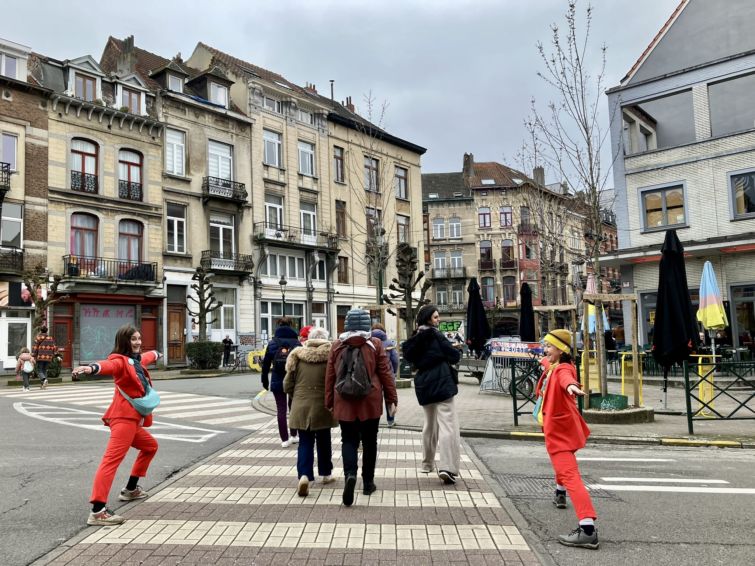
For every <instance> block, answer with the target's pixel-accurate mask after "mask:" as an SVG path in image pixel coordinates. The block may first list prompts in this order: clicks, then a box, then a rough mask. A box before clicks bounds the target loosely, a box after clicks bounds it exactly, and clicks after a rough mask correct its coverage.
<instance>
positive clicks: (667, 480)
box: [600, 478, 729, 484]
mask: <svg viewBox="0 0 755 566" xmlns="http://www.w3.org/2000/svg"><path fill="white" fill-rule="evenodd" d="M600 479H601V480H602V481H615V482H648V483H702V484H712V483H716V484H720V483H726V484H728V483H729V482H727V481H726V480H697V479H688V478H600Z"/></svg>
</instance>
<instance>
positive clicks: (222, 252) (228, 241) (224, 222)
mask: <svg viewBox="0 0 755 566" xmlns="http://www.w3.org/2000/svg"><path fill="white" fill-rule="evenodd" d="M210 250H212V251H213V252H215V253H217V254H218V255H217V257H219V258H229V259H230V258H232V256H233V254H234V252H235V251H236V239H235V238H234V221H233V216H231V215H230V214H219V213H212V212H211V213H210Z"/></svg>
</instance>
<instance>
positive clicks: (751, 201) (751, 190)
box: [3, 159, 755, 217]
mask: <svg viewBox="0 0 755 566" xmlns="http://www.w3.org/2000/svg"><path fill="white" fill-rule="evenodd" d="M3 161H5V159H3ZM729 178H730V181H729V183H730V186H731V196H732V199H733V200H734V217H738V216H746V215H749V214H752V213H753V212H755V171H749V172H747V173H739V174H736V175H731V176H730V177H729Z"/></svg>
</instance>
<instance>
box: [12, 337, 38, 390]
mask: <svg viewBox="0 0 755 566" xmlns="http://www.w3.org/2000/svg"><path fill="white" fill-rule="evenodd" d="M33 373H34V358H32V357H31V353H30V352H29V348H26V347H24V348H21V351H20V352H19V353H18V361H17V362H16V375H19V376H21V379H23V380H24V391H30V388H29V378H31V376H32V374H33Z"/></svg>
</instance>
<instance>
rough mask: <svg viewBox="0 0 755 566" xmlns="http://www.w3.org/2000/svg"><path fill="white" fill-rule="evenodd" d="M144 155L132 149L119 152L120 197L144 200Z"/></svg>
mask: <svg viewBox="0 0 755 566" xmlns="http://www.w3.org/2000/svg"><path fill="white" fill-rule="evenodd" d="M142 162H143V160H142V155H141V153H138V152H136V151H132V150H130V149H122V150H120V151H119V152H118V197H119V198H123V199H128V200H136V201H141V200H142Z"/></svg>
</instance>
